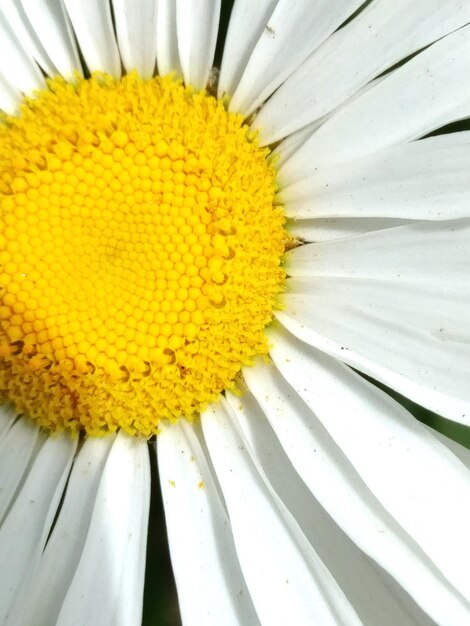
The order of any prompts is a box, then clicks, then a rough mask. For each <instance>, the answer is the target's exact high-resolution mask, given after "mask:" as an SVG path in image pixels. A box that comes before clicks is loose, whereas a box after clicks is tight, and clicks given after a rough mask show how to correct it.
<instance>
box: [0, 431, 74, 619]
mask: <svg viewBox="0 0 470 626" xmlns="http://www.w3.org/2000/svg"><path fill="white" fill-rule="evenodd" d="M75 449H76V442H74V441H72V440H71V438H70V437H68V436H67V435H58V436H56V437H54V438H52V437H49V438H48V439H47V440H46V442H45V443H44V445H43V446H42V448H41V450H40V451H39V453H38V455H37V457H36V459H35V460H34V463H33V464H32V466H31V468H30V471H29V475H28V477H27V478H26V480H25V483H24V485H23V488H22V489H21V491H20V493H19V494H18V496H17V498H16V500H15V502H14V504H13V505H12V507H11V509H10V511H9V513H8V515H7V517H6V518H5V520H4V522H3V523H2V526H1V528H0V563H3V564H5V563H8V576H3V577H1V578H0V621H1V623H4V621H5V618H6V616H7V615H8V612H9V609H10V607H11V605H12V603H13V601H14V599H15V595H16V593H17V590H18V588H19V587H20V586H21V585H22V584H23V583H24V581H25V580H27V579H28V577H30V576H31V573H32V571H33V570H34V568H35V566H36V564H37V562H38V560H39V558H40V555H41V552H42V550H43V548H44V545H45V543H46V539H47V536H48V534H49V531H50V528H51V524H52V522H53V520H54V517H55V515H56V512H57V508H58V506H59V502H60V498H61V496H62V493H63V490H64V486H65V481H66V479H67V475H68V473H69V469H70V465H71V463H72V459H73V455H74V452H75ZM18 538H20V539H21V540H20V541H19V540H18ZM4 573H6V572H4Z"/></svg>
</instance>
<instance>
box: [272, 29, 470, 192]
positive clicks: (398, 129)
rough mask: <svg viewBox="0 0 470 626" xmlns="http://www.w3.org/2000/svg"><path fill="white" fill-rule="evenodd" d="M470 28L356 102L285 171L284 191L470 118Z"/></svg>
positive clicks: (329, 123) (330, 121)
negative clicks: (469, 77) (336, 165)
mask: <svg viewBox="0 0 470 626" xmlns="http://www.w3.org/2000/svg"><path fill="white" fill-rule="evenodd" d="M469 34H470V26H467V27H465V28H462V29H461V30H459V31H457V32H456V33H453V34H451V35H448V36H447V37H445V38H444V39H441V40H440V41H438V42H437V43H435V44H434V45H432V46H430V47H429V48H427V49H426V50H425V51H424V52H422V53H420V54H418V55H417V56H415V57H414V58H413V59H411V61H409V62H408V63H406V64H405V65H403V66H402V67H400V68H399V69H397V70H396V71H395V72H393V73H391V74H390V75H389V76H388V77H386V78H385V80H382V81H380V82H379V83H378V84H377V85H376V86H375V87H374V88H373V89H370V90H367V91H366V92H365V93H364V94H363V95H361V96H359V97H358V98H355V99H353V100H352V101H351V102H350V103H349V104H346V105H345V106H344V107H342V108H340V110H339V111H338V113H336V114H335V115H333V116H332V117H331V118H330V119H328V121H327V122H326V123H325V124H324V125H323V126H322V127H321V128H320V129H319V130H318V131H317V132H316V133H315V134H314V135H312V137H311V138H310V139H309V140H307V141H306V142H305V143H304V144H303V146H302V147H301V148H300V149H299V150H298V151H297V152H296V153H295V154H294V155H293V156H292V157H291V158H290V159H289V160H288V161H287V162H286V163H285V164H284V165H283V166H282V167H281V169H280V172H279V175H280V180H281V183H282V186H287V185H289V184H291V183H293V182H296V181H297V180H301V179H302V178H304V177H306V176H307V175H309V174H312V173H313V172H314V171H315V168H319V167H324V166H326V165H331V164H334V163H340V162H342V161H347V160H348V159H352V158H355V157H358V156H362V155H366V154H372V153H374V152H377V151H378V150H380V149H382V148H386V147H387V146H392V145H395V144H399V143H402V142H405V141H410V140H412V139H416V138H418V137H421V136H423V135H425V134H427V133H429V132H430V131H432V130H434V129H436V128H439V127H441V126H444V125H445V124H447V123H449V122H453V121H455V120H459V119H463V118H465V117H467V116H468V115H470V82H469V81H465V80H463V79H462V77H463V76H466V75H467V74H468V72H469V71H470V36H469Z"/></svg>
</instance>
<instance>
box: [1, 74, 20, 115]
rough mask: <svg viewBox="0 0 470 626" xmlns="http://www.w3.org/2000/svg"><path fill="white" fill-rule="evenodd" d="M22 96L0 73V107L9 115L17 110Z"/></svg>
mask: <svg viewBox="0 0 470 626" xmlns="http://www.w3.org/2000/svg"><path fill="white" fill-rule="evenodd" d="M21 99H22V96H21V93H20V92H19V91H18V89H17V88H16V87H14V86H13V85H11V84H9V83H7V82H6V80H5V78H4V77H3V76H2V75H1V74H0V109H1V110H2V111H4V112H5V113H8V114H9V115H15V113H17V111H18V107H19V104H20V102H21Z"/></svg>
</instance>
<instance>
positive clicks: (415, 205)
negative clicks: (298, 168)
mask: <svg viewBox="0 0 470 626" xmlns="http://www.w3.org/2000/svg"><path fill="white" fill-rule="evenodd" d="M469 163H470V132H462V133H451V134H448V135H439V136H437V137H431V138H429V139H423V140H422V141H414V142H411V143H407V144H401V145H399V146H394V147H392V148H387V149H385V150H382V151H380V152H377V153H376V154H373V155H368V156H365V157H361V158H358V159H353V160H351V161H346V162H345V163H339V164H337V165H334V166H331V167H326V168H323V169H321V170H320V171H319V172H316V173H314V174H313V175H311V176H309V177H308V178H305V179H304V180H301V181H299V182H297V183H294V184H293V185H291V186H290V187H287V188H285V189H282V191H281V192H280V193H279V195H278V201H279V202H281V203H282V204H284V206H285V213H286V215H287V216H288V217H293V218H295V219H305V218H337V217H348V218H349V217H351V218H361V217H377V218H381V219H382V218H394V219H396V218H401V219H418V220H445V219H454V218H458V217H469V216H470V176H469V174H468V164H469Z"/></svg>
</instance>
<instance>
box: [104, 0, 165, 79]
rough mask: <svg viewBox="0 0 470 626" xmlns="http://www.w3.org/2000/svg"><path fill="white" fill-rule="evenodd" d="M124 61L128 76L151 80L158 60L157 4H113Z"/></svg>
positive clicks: (131, 0)
mask: <svg viewBox="0 0 470 626" xmlns="http://www.w3.org/2000/svg"><path fill="white" fill-rule="evenodd" d="M113 7H114V19H115V22H116V34H117V40H118V44H119V50H120V52H121V59H122V63H123V65H124V67H125V68H126V70H127V71H128V72H130V71H132V70H137V71H138V72H139V74H140V75H141V76H142V77H143V78H150V77H151V76H152V75H153V72H154V70H155V59H156V56H157V0H141V1H140V2H139V5H138V7H136V3H135V0H113Z"/></svg>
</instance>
